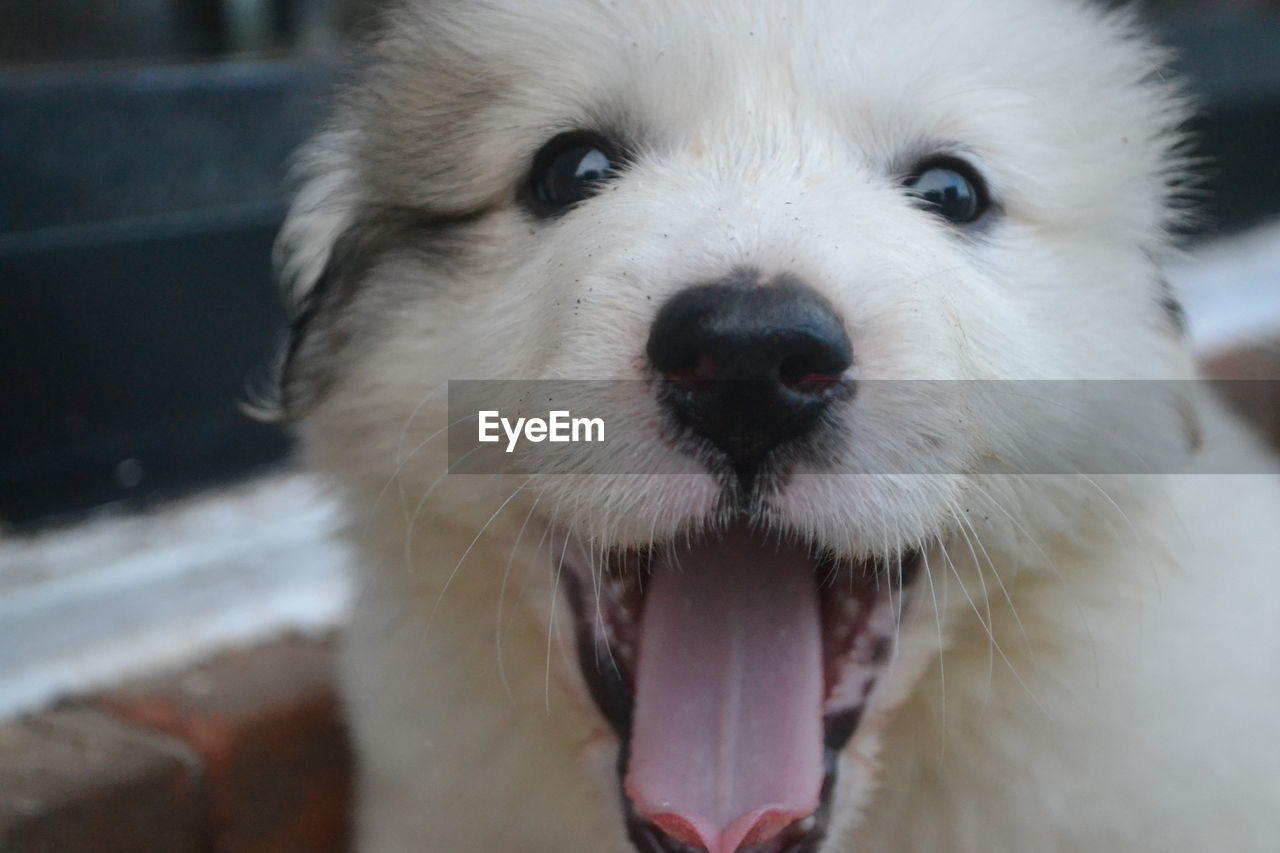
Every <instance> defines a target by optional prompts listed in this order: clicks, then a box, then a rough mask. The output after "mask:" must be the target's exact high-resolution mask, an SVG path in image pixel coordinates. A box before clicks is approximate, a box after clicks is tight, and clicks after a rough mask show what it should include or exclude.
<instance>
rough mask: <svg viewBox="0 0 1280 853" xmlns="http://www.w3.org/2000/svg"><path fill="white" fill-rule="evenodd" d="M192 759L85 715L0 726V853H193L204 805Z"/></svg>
mask: <svg viewBox="0 0 1280 853" xmlns="http://www.w3.org/2000/svg"><path fill="white" fill-rule="evenodd" d="M202 799H203V798H202V795H201V785H200V778H199V772H198V761H197V759H196V757H195V755H194V754H193V753H192V752H191V751H190V750H188V749H187V748H186V747H185V746H183V745H182V744H181V743H179V742H177V741H174V740H173V739H171V738H168V737H164V736H160V735H156V734H154V733H151V732H148V731H145V730H142V729H138V728H136V727H133V726H129V725H126V724H124V723H121V722H119V721H117V720H114V719H112V718H110V717H108V716H106V715H103V714H100V713H98V712H95V711H93V710H90V709H85V708H69V709H58V710H53V711H49V712H46V713H44V714H40V715H38V716H34V717H30V718H27V719H25V720H19V721H17V722H13V723H10V724H8V725H4V726H0V850H3V851H5V853H140V851H156V853H161V851H163V853H188V851H190V853H197V851H204V850H205V849H206V847H205V841H204V836H205V827H204V824H203V812H204V806H203V802H202Z"/></svg>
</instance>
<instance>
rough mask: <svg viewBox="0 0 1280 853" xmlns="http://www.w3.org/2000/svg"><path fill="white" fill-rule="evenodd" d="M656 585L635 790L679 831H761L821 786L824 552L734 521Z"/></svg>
mask: <svg viewBox="0 0 1280 853" xmlns="http://www.w3.org/2000/svg"><path fill="white" fill-rule="evenodd" d="M648 584H649V588H648V590H647V595H646V597H645V605H644V615H643V621H642V623H641V628H640V638H639V650H638V663H637V672H636V685H635V715H634V718H633V721H632V733H631V760H630V765H629V770H628V773H627V780H626V791H627V795H628V796H629V797H630V798H631V801H632V803H633V804H634V805H635V807H636V809H637V810H638V811H639V812H640V814H642V815H643V816H644V817H645V818H647V819H648V820H650V821H652V822H653V823H655V824H657V825H658V826H659V827H661V828H662V830H663V831H664V832H666V833H667V835H669V836H671V837H672V838H673V839H675V840H676V841H678V842H680V843H682V844H686V845H689V846H692V847H701V848H705V849H706V850H707V851H709V853H735V851H737V850H740V849H742V848H744V847H748V846H754V845H757V844H762V843H764V842H765V841H768V840H769V839H770V838H772V837H773V836H775V835H777V834H778V833H779V832H781V831H782V830H783V829H784V828H785V827H786V826H787V825H788V824H790V823H791V822H792V821H795V820H798V819H800V818H803V817H807V816H809V815H811V814H813V813H814V811H815V810H816V809H817V807H818V797H819V793H820V791H821V788H822V776H823V765H822V698H823V697H822V690H823V676H822V631H821V626H820V622H819V615H818V594H817V588H816V586H815V580H814V574H813V564H812V562H811V561H810V560H809V558H808V557H807V556H806V554H804V553H803V552H802V551H799V550H797V549H792V548H790V547H787V546H779V547H775V546H774V545H773V544H772V543H770V544H767V545H766V544H764V543H763V542H762V541H761V540H760V539H755V538H752V537H750V536H749V535H748V534H746V533H745V532H736V533H733V534H731V535H730V536H728V537H727V538H725V539H721V540H718V541H716V542H714V543H700V544H696V545H693V546H692V547H689V548H683V549H680V550H679V551H678V553H676V554H674V555H673V556H672V557H671V558H670V559H669V560H668V561H664V562H662V563H660V564H658V565H656V566H655V567H654V572H653V575H652V576H651V578H650V579H649V580H648Z"/></svg>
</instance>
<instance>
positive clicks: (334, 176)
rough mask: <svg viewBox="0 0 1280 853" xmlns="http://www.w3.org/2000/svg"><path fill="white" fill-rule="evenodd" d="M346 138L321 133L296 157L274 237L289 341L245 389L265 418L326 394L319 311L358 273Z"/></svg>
mask: <svg viewBox="0 0 1280 853" xmlns="http://www.w3.org/2000/svg"><path fill="white" fill-rule="evenodd" d="M349 137H350V135H349V134H346V133H339V132H336V131H330V132H328V133H324V134H321V135H320V136H319V137H317V138H316V139H315V140H314V141H313V142H312V143H310V144H309V145H308V146H307V147H306V148H304V149H303V150H302V152H301V153H300V155H299V157H298V160H297V162H296V164H295V166H294V169H293V173H292V175H291V182H293V183H294V184H295V185H296V186H297V187H298V189H297V191H296V194H295V196H294V199H293V203H292V205H291V206H290V209H289V214H288V216H287V217H286V219H285V223H284V226H283V227H282V228H281V230H280V235H279V237H278V238H277V239H276V246H275V264H276V270H277V275H278V277H279V280H280V282H281V287H282V290H283V294H284V300H285V303H286V306H287V308H288V311H289V315H290V317H291V320H290V324H289V329H288V333H287V338H286V340H285V342H284V345H283V346H282V347H281V350H280V352H279V354H278V355H277V357H276V360H275V363H274V365H273V368H272V370H271V374H270V376H269V378H267V379H266V380H264V381H262V382H259V383H256V384H255V385H254V386H253V387H251V388H250V389H249V394H248V397H249V399H248V401H247V402H246V404H245V406H244V408H245V410H246V411H248V412H249V414H251V415H252V416H254V417H257V418H259V419H262V420H274V421H279V420H287V419H291V418H296V417H298V416H300V415H302V414H304V413H305V412H306V411H307V410H309V409H310V408H311V407H313V406H314V405H315V404H316V403H317V402H318V401H319V400H320V399H321V398H322V397H323V396H324V391H325V388H326V386H327V384H328V382H329V378H328V374H329V369H328V368H327V367H326V366H325V365H324V364H323V361H324V360H323V359H321V358H319V357H318V353H317V352H316V351H317V350H318V349H319V350H329V351H332V349H333V347H329V346H321V344H322V340H321V339H322V338H327V337H332V333H327V332H325V331H324V330H322V328H321V327H322V326H325V325H326V324H324V323H321V322H320V317H321V315H322V314H327V313H330V311H331V309H336V308H338V307H340V306H338V305H336V304H335V302H336V301H339V300H338V299H337V296H339V295H340V294H342V293H347V292H350V289H351V288H350V287H349V286H345V285H344V282H347V281H349V280H350V279H351V278H352V277H353V275H355V274H356V271H357V270H356V267H358V266H359V264H356V263H353V259H355V258H357V257H359V256H360V255H361V254H362V253H361V252H359V251H358V246H357V245H356V244H357V243H358V242H360V241H358V240H356V239H353V237H354V235H355V234H356V233H357V232H358V230H359V229H356V228H354V223H355V222H356V219H357V215H356V211H357V209H358V204H359V202H358V198H357V194H356V190H355V187H356V180H355V175H354V172H353V170H352V169H351V167H350V165H349V163H350V161H349V157H348V155H347V151H348V150H349V148H350V138H349Z"/></svg>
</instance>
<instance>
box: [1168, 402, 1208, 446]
mask: <svg viewBox="0 0 1280 853" xmlns="http://www.w3.org/2000/svg"><path fill="white" fill-rule="evenodd" d="M1175 405H1176V408H1177V410H1178V417H1179V418H1181V419H1182V434H1183V436H1184V437H1185V438H1186V439H1187V452H1189V453H1199V452H1200V450H1201V449H1202V448H1203V447H1204V426H1203V425H1201V423H1200V413H1199V412H1197V411H1196V407H1195V406H1193V405H1192V404H1191V401H1190V400H1187V399H1186V398H1181V399H1179V400H1178V402H1177V403H1176V404H1175Z"/></svg>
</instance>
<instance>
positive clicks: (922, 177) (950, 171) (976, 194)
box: [907, 158, 991, 225]
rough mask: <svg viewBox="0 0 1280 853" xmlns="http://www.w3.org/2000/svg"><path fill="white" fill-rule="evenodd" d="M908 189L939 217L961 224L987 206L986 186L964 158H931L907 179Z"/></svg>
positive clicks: (983, 211)
mask: <svg viewBox="0 0 1280 853" xmlns="http://www.w3.org/2000/svg"><path fill="white" fill-rule="evenodd" d="M907 190H908V192H910V193H911V195H913V196H915V197H916V198H918V199H920V201H922V202H923V203H924V205H925V207H926V208H927V209H928V210H930V211H932V212H934V213H936V214H938V215H939V216H941V217H942V218H944V219H946V220H948V221H950V222H954V223H956V224H957V225H963V224H966V223H969V222H973V221H975V220H977V219H978V218H979V217H981V216H982V214H983V213H985V212H986V210H987V208H988V207H990V205H991V201H990V198H989V197H988V195H987V187H986V184H985V183H984V182H983V180H982V177H981V176H980V175H979V174H978V172H977V170H976V169H974V168H973V167H972V166H970V165H969V164H968V163H966V162H964V161H963V160H955V159H950V158H948V159H943V160H934V161H931V162H928V163H926V164H925V165H923V166H922V167H920V168H918V169H917V170H916V171H915V173H914V174H913V175H912V176H911V177H910V178H908V179H907Z"/></svg>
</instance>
